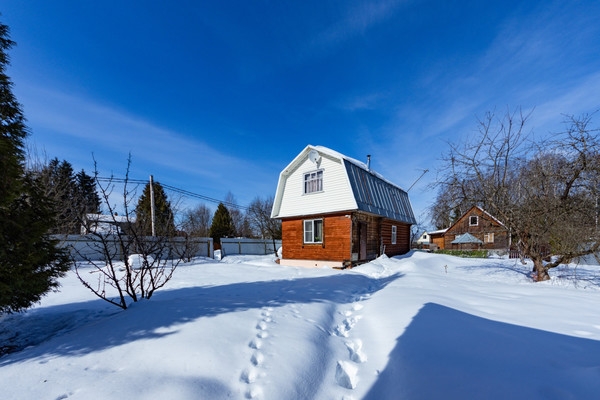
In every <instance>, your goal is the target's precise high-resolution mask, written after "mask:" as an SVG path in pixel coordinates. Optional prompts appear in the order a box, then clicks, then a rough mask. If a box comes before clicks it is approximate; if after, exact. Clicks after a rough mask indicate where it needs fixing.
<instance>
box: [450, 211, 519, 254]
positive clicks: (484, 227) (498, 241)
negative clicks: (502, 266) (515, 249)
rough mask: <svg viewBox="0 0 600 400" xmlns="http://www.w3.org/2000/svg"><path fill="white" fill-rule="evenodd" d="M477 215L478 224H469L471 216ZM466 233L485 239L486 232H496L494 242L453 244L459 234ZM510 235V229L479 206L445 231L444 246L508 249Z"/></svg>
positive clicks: (452, 247) (451, 247)
mask: <svg viewBox="0 0 600 400" xmlns="http://www.w3.org/2000/svg"><path fill="white" fill-rule="evenodd" d="M471 216H477V217H479V221H478V224H477V225H474V226H471V225H469V217H471ZM464 233H470V234H471V235H473V236H475V237H476V238H477V239H479V240H481V241H484V235H485V234H486V233H493V234H494V243H484V244H482V245H477V244H474V245H471V246H470V245H468V244H463V245H458V244H452V241H453V240H454V239H456V237H457V236H458V235H462V234H464ZM508 247H509V237H508V230H507V229H506V228H505V227H504V226H503V225H501V224H500V223H498V221H496V220H495V219H494V218H491V217H490V216H489V215H488V214H486V213H485V212H483V211H482V210H481V209H480V208H478V207H473V208H471V209H470V210H469V211H468V212H467V213H465V214H464V215H463V216H462V217H461V218H460V219H459V220H458V221H457V222H456V223H455V224H454V225H452V226H451V227H450V228H449V229H448V230H447V231H446V233H444V248H446V249H467V248H480V249H487V250H494V249H508Z"/></svg>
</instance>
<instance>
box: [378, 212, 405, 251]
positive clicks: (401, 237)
mask: <svg viewBox="0 0 600 400" xmlns="http://www.w3.org/2000/svg"><path fill="white" fill-rule="evenodd" d="M392 226H396V244H392ZM381 238H382V240H383V245H384V246H385V251H384V252H385V254H386V255H387V256H389V257H392V256H398V255H400V254H406V253H408V252H409V251H410V225H408V224H405V223H402V222H398V221H393V220H390V219H385V220H383V222H382V224H381Z"/></svg>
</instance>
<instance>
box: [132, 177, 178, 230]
mask: <svg viewBox="0 0 600 400" xmlns="http://www.w3.org/2000/svg"><path fill="white" fill-rule="evenodd" d="M152 191H153V193H154V229H155V233H156V236H173V235H174V234H175V221H174V218H173V210H172V208H171V202H170V201H169V200H168V198H167V194H166V193H165V190H164V189H163V187H162V185H161V184H160V183H158V182H153V184H152ZM150 200H151V198H150V182H148V183H147V184H146V186H145V187H144V191H143V192H142V195H141V196H140V198H139V200H138V204H137V207H136V209H135V216H136V221H135V226H136V229H137V233H138V235H142V236H151V235H152V209H151V201H150Z"/></svg>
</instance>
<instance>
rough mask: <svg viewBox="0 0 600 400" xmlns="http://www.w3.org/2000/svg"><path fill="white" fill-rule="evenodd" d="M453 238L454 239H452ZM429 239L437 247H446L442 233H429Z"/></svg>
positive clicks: (441, 248)
mask: <svg viewBox="0 0 600 400" xmlns="http://www.w3.org/2000/svg"><path fill="white" fill-rule="evenodd" d="M452 240H454V239H452ZM429 241H430V242H431V243H432V244H434V245H435V246H437V248H438V249H440V250H443V249H445V248H446V247H445V246H446V243H445V241H444V236H443V234H439V235H432V234H429Z"/></svg>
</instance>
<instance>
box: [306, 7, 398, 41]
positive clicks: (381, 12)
mask: <svg viewBox="0 0 600 400" xmlns="http://www.w3.org/2000/svg"><path fill="white" fill-rule="evenodd" d="M402 3H404V2H403V1H398V0H386V1H376V2H373V1H367V2H360V3H359V4H353V3H347V4H348V5H349V6H348V8H347V9H345V13H344V14H343V15H342V16H341V18H340V19H339V20H338V21H337V22H336V23H334V24H332V25H331V26H329V27H327V28H326V29H324V30H323V31H321V32H320V33H319V34H318V35H317V36H316V37H315V38H314V41H313V45H314V46H316V47H322V48H329V47H331V46H335V45H338V44H340V43H342V42H345V41H346V40H348V39H351V38H353V37H355V36H357V35H361V34H364V33H365V32H366V31H368V30H369V29H370V28H371V27H373V26H375V25H378V24H380V23H382V22H384V21H386V20H388V19H390V18H391V17H392V16H393V15H394V11H395V10H396V9H397V8H398V7H399V6H400V4H402Z"/></svg>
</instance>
